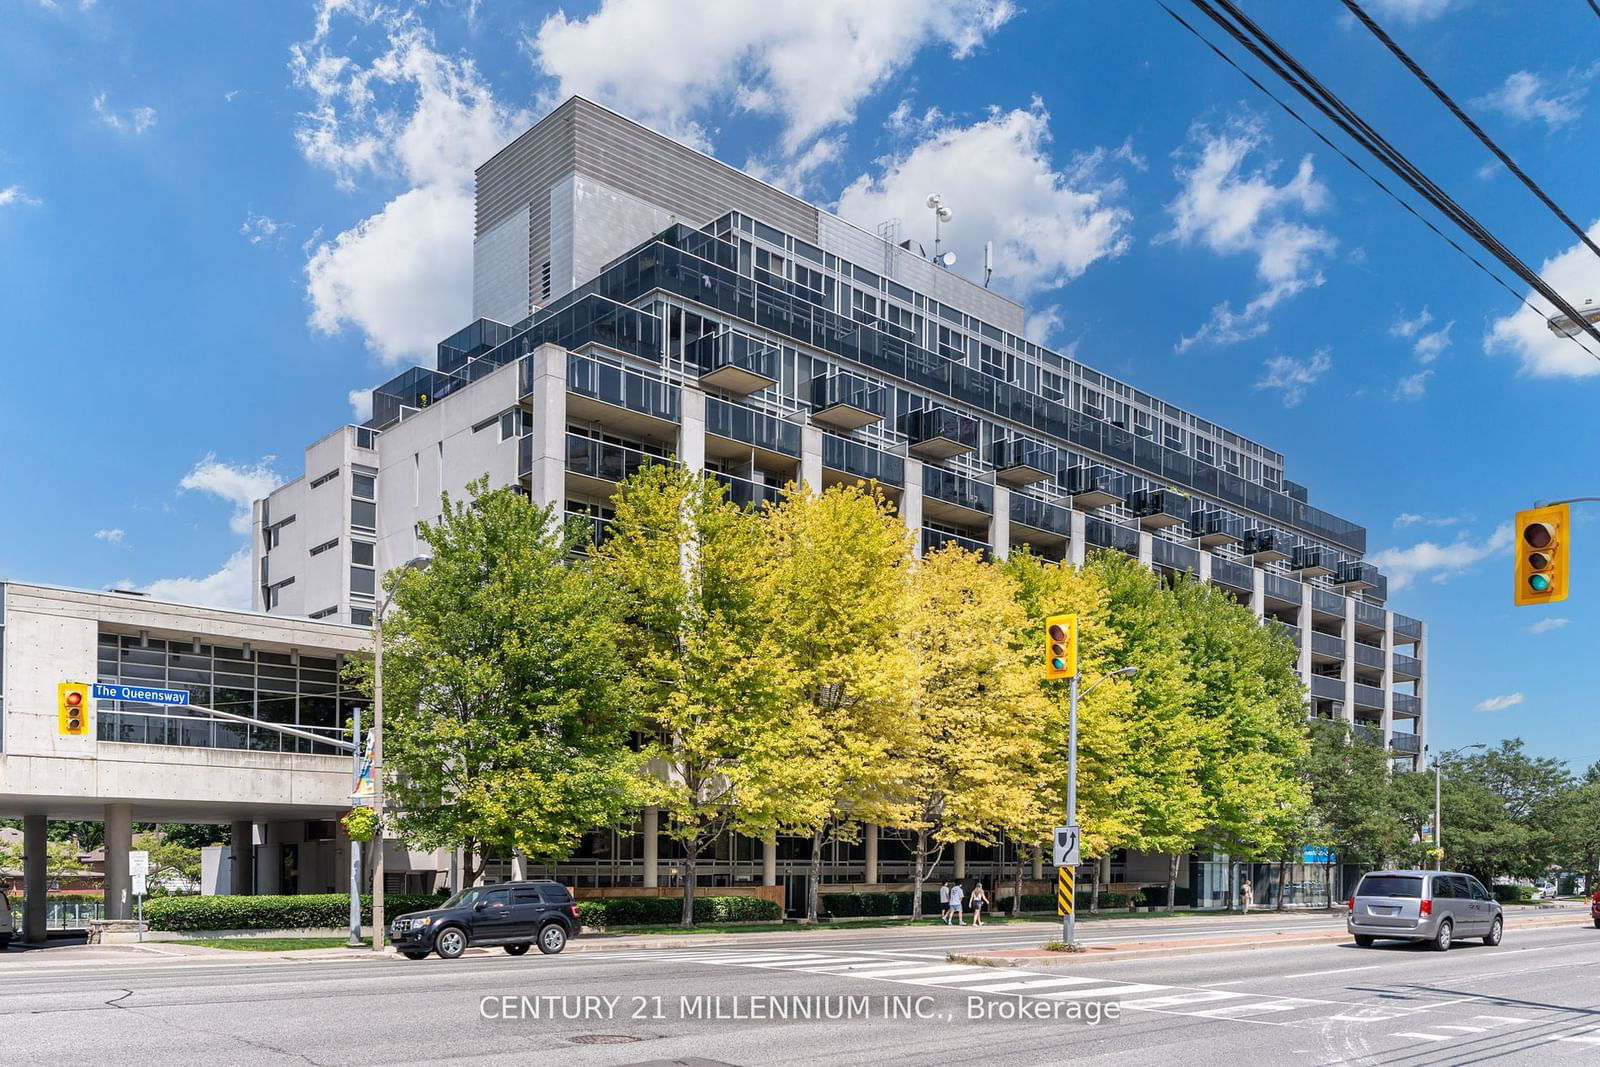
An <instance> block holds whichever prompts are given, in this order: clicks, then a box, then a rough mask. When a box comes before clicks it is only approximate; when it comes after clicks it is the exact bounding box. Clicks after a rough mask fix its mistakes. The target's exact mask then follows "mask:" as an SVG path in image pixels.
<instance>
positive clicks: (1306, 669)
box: [1294, 582, 1350, 719]
mask: <svg viewBox="0 0 1600 1067" xmlns="http://www.w3.org/2000/svg"><path fill="white" fill-rule="evenodd" d="M1294 621H1295V625H1296V626H1298V627H1300V662H1299V664H1298V665H1297V669H1298V670H1299V671H1300V680H1301V681H1302V682H1304V683H1305V686H1306V689H1308V690H1309V689H1310V688H1311V586H1309V585H1307V584H1305V583H1304V582H1302V583H1301V584H1300V610H1299V612H1298V613H1296V615H1295V617H1294ZM1344 717H1345V718H1346V719H1348V718H1349V717H1350V709H1349V707H1346V708H1345V711H1344Z"/></svg>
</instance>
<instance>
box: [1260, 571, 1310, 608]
mask: <svg viewBox="0 0 1600 1067" xmlns="http://www.w3.org/2000/svg"><path fill="white" fill-rule="evenodd" d="M1261 577H1262V582H1261V588H1262V591H1263V592H1265V593H1266V594H1267V596H1269V597H1272V598H1273V599H1274V600H1283V601H1287V602H1288V603H1290V604H1298V603H1300V595H1301V594H1300V583H1299V582H1297V581H1295V580H1294V579H1293V578H1285V577H1284V576H1283V575H1281V574H1279V573H1277V572H1276V571H1267V572H1265V573H1264V574H1263V575H1262V576H1261Z"/></svg>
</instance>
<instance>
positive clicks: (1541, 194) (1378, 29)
mask: <svg viewBox="0 0 1600 1067" xmlns="http://www.w3.org/2000/svg"><path fill="white" fill-rule="evenodd" d="M1589 3H1590V5H1591V6H1595V5H1596V4H1597V3H1600V0H1589ZM1344 6H1345V7H1347V8H1349V9H1350V13H1351V14H1352V15H1354V16H1355V17H1356V18H1358V19H1360V20H1361V23H1362V25H1364V26H1366V28H1367V29H1368V30H1371V31H1372V34H1373V36H1375V37H1377V38H1378V40H1380V41H1382V42H1383V44H1384V46H1385V47H1387V48H1388V49H1389V51H1390V52H1393V53H1394V57H1395V58H1396V59H1398V60H1399V61H1400V62H1401V63H1402V64H1404V65H1405V67H1406V69H1407V70H1409V71H1410V72H1411V73H1412V74H1414V75H1416V77H1417V80H1418V81H1420V82H1422V84H1423V85H1425V86H1427V87H1428V89H1429V91H1430V92H1432V93H1433V95H1434V96H1436V97H1438V98H1439V102H1440V103H1442V104H1443V105H1444V106H1445V107H1446V108H1448V109H1449V110H1450V113H1451V114H1452V115H1454V116H1455V117H1456V118H1458V119H1460V120H1461V124H1462V125H1463V126H1465V127H1466V128H1467V129H1469V130H1471V131H1472V134H1473V136H1475V137H1477V139H1478V140H1479V141H1482V142H1483V146H1484V147H1485V148H1487V149H1488V150H1489V151H1490V152H1493V153H1494V157H1495V158H1496V159H1498V160H1499V161H1500V162H1501V163H1503V164H1505V167H1506V169H1507V170H1509V171H1510V172H1511V173H1512V174H1515V175H1516V176H1517V178H1518V179H1519V180H1520V181H1521V182H1522V184H1523V185H1526V186H1527V187H1528V191H1529V192H1531V193H1532V194H1533V195H1534V196H1536V197H1538V198H1539V201H1540V203H1542V204H1544V206H1545V207H1547V208H1549V209H1550V210H1551V211H1552V212H1553V213H1554V214H1555V216H1556V218H1558V219H1560V220H1561V221H1562V222H1563V223H1565V224H1566V227H1567V229H1569V230H1571V231H1572V232H1573V233H1574V234H1575V235H1577V238H1578V240H1580V241H1582V242H1583V243H1584V244H1586V245H1588V246H1589V251H1591V252H1593V253H1594V254H1595V255H1596V256H1600V245H1596V244H1595V243H1594V242H1593V241H1592V240H1590V239H1589V235H1588V234H1587V233H1586V232H1584V229H1583V227H1582V226H1579V225H1578V224H1577V223H1576V222H1573V221H1572V219H1571V217H1570V216H1568V214H1567V213H1566V212H1565V211H1562V210H1561V208H1560V207H1559V206H1558V205H1557V204H1556V202H1555V201H1554V200H1552V199H1550V197H1549V196H1547V195H1546V194H1545V191H1544V190H1543V189H1541V188H1539V186H1538V184H1537V183H1536V182H1535V181H1534V180H1533V179H1532V178H1530V177H1528V175H1527V174H1525V173H1523V170H1522V168H1521V167H1519V166H1517V164H1516V162H1515V161H1514V160H1512V158H1511V157H1510V156H1508V155H1506V153H1505V152H1504V151H1502V150H1501V148H1500V146H1499V145H1497V144H1495V143H1494V141H1493V140H1491V139H1490V137H1489V135H1488V134H1486V133H1484V132H1483V129H1482V127H1480V126H1479V125H1478V124H1477V123H1476V122H1474V121H1473V120H1472V116H1470V115H1468V114H1467V113H1466V112H1465V111H1463V110H1462V109H1461V107H1460V105H1459V104H1457V103H1456V102H1455V101H1454V100H1452V99H1451V98H1450V95H1449V94H1448V93H1446V92H1445V91H1444V90H1443V89H1441V88H1440V87H1439V85H1438V83H1437V82H1435V81H1434V80H1433V79H1432V78H1430V77H1429V76H1428V74H1427V72H1425V71H1424V70H1423V69H1422V68H1421V67H1420V66H1418V65H1417V63H1416V61H1415V60H1413V59H1412V58H1411V57H1410V56H1409V55H1407V54H1406V52H1405V49H1403V48H1401V47H1400V46H1399V45H1398V44H1396V43H1395V40H1394V38H1393V37H1390V36H1389V34H1388V33H1386V32H1385V31H1384V29H1383V27H1382V26H1379V25H1378V23H1377V22H1376V20H1374V19H1373V17H1372V16H1371V15H1369V14H1367V13H1366V11H1365V10H1363V9H1362V7H1361V5H1360V4H1358V3H1356V0H1344ZM1595 13H1596V14H1600V6H1595Z"/></svg>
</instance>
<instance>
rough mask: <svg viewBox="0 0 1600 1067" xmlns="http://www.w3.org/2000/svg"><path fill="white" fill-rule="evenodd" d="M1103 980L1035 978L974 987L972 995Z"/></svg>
mask: <svg viewBox="0 0 1600 1067" xmlns="http://www.w3.org/2000/svg"><path fill="white" fill-rule="evenodd" d="M1103 981H1105V979H1103V978H1036V979H1033V980H1032V981H1028V982H1003V983H1001V984H1000V985H988V984H984V985H981V986H974V987H973V989H972V991H973V992H974V993H1021V992H1025V991H1027V990H1029V989H1048V988H1049V987H1051V986H1058V985H1092V984H1094V983H1095V982H1103Z"/></svg>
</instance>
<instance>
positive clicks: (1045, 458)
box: [991, 437, 1061, 486]
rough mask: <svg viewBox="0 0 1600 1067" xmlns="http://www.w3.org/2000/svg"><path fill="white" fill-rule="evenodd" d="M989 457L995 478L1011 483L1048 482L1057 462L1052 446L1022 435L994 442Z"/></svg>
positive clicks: (1056, 453)
mask: <svg viewBox="0 0 1600 1067" xmlns="http://www.w3.org/2000/svg"><path fill="white" fill-rule="evenodd" d="M991 458H992V459H993V460H994V478H995V481H997V482H999V483H1000V484H1002V485H1013V486H1015V485H1032V484H1033V483H1034V482H1047V481H1051V480H1053V479H1054V478H1055V476H1056V468H1057V467H1058V466H1059V464H1060V462H1061V459H1060V453H1058V452H1057V451H1056V450H1055V449H1053V448H1051V447H1049V446H1048V445H1041V444H1039V443H1038V442H1037V441H1030V440H1028V439H1027V438H1023V437H1013V438H1012V439H1011V440H1009V441H996V442H995V443H994V450H993V453H992V456H991Z"/></svg>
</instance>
